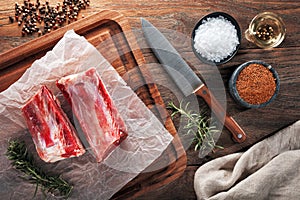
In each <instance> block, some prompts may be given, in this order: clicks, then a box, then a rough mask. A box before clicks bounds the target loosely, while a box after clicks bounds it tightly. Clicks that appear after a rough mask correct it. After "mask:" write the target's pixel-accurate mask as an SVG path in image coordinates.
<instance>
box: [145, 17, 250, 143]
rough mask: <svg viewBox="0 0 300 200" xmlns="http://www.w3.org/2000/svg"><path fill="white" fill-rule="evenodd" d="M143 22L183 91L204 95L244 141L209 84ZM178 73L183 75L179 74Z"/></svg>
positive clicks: (150, 42)
mask: <svg viewBox="0 0 300 200" xmlns="http://www.w3.org/2000/svg"><path fill="white" fill-rule="evenodd" d="M141 24H142V31H143V33H144V36H145V39H146V41H147V44H148V45H149V46H150V48H151V50H152V51H153V53H154V54H155V56H156V57H157V59H158V60H159V62H160V63H161V64H162V66H164V69H165V70H166V71H167V73H168V74H169V75H170V76H171V78H172V79H173V80H174V82H175V83H176V85H177V86H178V88H179V89H180V90H181V91H182V93H183V94H184V95H185V96H189V95H190V94H192V93H194V94H196V95H198V96H200V97H202V98H203V99H204V100H205V102H206V103H207V104H208V105H209V106H210V108H211V109H212V111H213V112H214V113H215V115H216V116H217V118H219V120H221V121H223V120H224V125H225V127H226V128H227V129H228V130H229V131H230V132H231V133H232V135H233V138H234V139H235V141H237V142H239V143H241V142H244V141H245V139H246V134H245V132H244V131H243V129H242V128H241V127H240V126H239V125H238V123H237V122H236V121H235V120H234V119H233V118H232V117H231V116H229V115H228V114H227V113H226V112H225V110H224V108H223V107H222V106H221V105H220V103H219V102H218V101H217V100H216V98H215V97H214V96H213V95H212V93H211V92H210V91H209V90H208V88H207V86H206V85H205V84H204V83H203V82H202V81H201V79H200V78H199V77H198V76H197V75H196V74H195V72H194V71H193V70H192V69H191V68H190V66H189V65H188V64H187V63H186V62H185V61H184V60H183V58H182V57H181V56H180V54H179V53H178V52H177V50H176V49H175V48H174V47H173V46H172V44H171V43H170V42H169V41H168V40H167V39H166V38H165V36H164V35H163V34H162V33H161V32H160V31H159V30H158V29H157V28H156V27H154V26H153V25H152V24H151V23H150V22H149V21H147V20H145V19H143V18H141ZM166 66H168V67H166ZM178 74H181V75H182V76H178ZM187 80H188V82H189V84H190V85H189V86H187V84H186V82H187ZM224 117H225V119H224Z"/></svg>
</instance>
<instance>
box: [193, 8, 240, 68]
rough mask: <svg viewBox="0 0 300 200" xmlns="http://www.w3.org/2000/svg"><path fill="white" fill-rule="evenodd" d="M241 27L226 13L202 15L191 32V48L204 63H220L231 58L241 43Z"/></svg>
mask: <svg viewBox="0 0 300 200" xmlns="http://www.w3.org/2000/svg"><path fill="white" fill-rule="evenodd" d="M241 37H242V36H241V29H240V26H239V24H238V23H237V21H236V20H235V19H234V18H233V17H232V16H230V15H229V14H227V13H224V12H213V13H210V14H208V15H206V16H204V17H203V18H202V19H200V21H198V23H197V24H196V25H195V28H194V29H193V32H192V49H193V52H194V53H195V55H196V56H197V57H198V58H199V59H200V60H201V61H202V62H204V63H207V64H215V65H220V64H224V63H226V62H228V61H229V60H231V59H232V58H233V57H234V55H235V54H236V53H237V51H238V49H239V47H240V45H241Z"/></svg>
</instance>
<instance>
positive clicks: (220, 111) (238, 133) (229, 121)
mask: <svg viewBox="0 0 300 200" xmlns="http://www.w3.org/2000/svg"><path fill="white" fill-rule="evenodd" d="M195 94H196V95H199V96H201V97H202V98H203V99H204V100H205V102H206V103H207V104H208V105H209V107H210V108H212V111H213V112H214V113H215V115H216V116H217V117H218V118H219V119H220V120H222V119H223V117H224V115H225V121H224V125H225V127H226V128H227V129H228V130H229V131H230V132H231V133H232V135H233V138H234V139H235V140H236V141H237V142H239V143H241V142H244V141H245V140H246V134H245V132H244V131H243V129H242V128H241V127H240V126H239V125H238V124H237V122H236V121H235V120H234V119H233V118H232V117H230V116H229V115H227V114H226V113H225V110H224V108H223V107H222V106H221V105H220V103H219V102H218V101H217V100H216V99H215V97H214V96H212V95H211V93H210V91H209V90H208V88H207V87H206V86H205V85H204V84H203V85H202V86H201V87H199V89H198V90H196V91H195Z"/></svg>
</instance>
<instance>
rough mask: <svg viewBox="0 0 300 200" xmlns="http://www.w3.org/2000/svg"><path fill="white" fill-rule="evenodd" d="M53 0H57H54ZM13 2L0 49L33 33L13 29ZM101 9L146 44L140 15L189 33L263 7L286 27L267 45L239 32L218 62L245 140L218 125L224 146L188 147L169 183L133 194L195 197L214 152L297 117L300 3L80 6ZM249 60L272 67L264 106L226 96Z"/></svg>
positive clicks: (95, 2) (243, 18)
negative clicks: (231, 50) (119, 17)
mask: <svg viewBox="0 0 300 200" xmlns="http://www.w3.org/2000/svg"><path fill="white" fill-rule="evenodd" d="M57 1H58V2H59V0H57ZM14 3H15V0H6V1H1V2H0V42H1V46H0V53H3V52H5V51H7V50H9V49H12V48H14V47H17V46H19V45H21V44H23V43H25V42H28V41H30V40H32V39H34V38H35V37H36V36H25V37H22V36H21V33H20V31H16V30H17V25H16V24H10V23H9V19H8V16H13V15H14ZM19 3H22V1H20V2H19ZM101 9H112V10H117V11H119V12H121V13H122V14H123V15H124V16H125V17H127V18H128V20H129V23H130V25H131V27H132V29H133V30H137V32H136V37H137V38H138V42H139V44H140V45H141V46H145V41H144V40H143V38H142V35H141V34H140V32H139V31H140V29H141V25H140V17H143V18H145V19H147V20H149V21H150V22H151V23H153V24H154V25H155V26H156V27H158V28H159V29H169V30H173V31H177V32H179V33H182V34H184V35H186V36H187V37H188V36H190V35H191V32H192V29H193V27H194V25H195V24H196V22H197V21H198V20H199V19H200V18H201V17H203V16H204V15H206V14H208V13H211V12H215V11H222V12H226V13H228V14H230V15H232V16H233V17H234V18H235V19H236V20H237V21H238V23H239V25H240V27H241V29H242V32H244V31H245V30H246V29H247V26H248V25H249V23H250V21H251V19H252V18H253V17H254V16H255V15H256V14H258V13H260V12H263V11H273V12H275V13H277V14H279V15H280V16H281V17H282V18H283V20H284V22H285V24H286V29H287V35H286V38H285V40H284V41H283V43H282V44H281V45H280V46H278V47H276V48H274V49H269V50H265V49H260V48H257V47H256V46H255V45H254V44H251V43H249V42H248V41H247V40H246V39H245V36H244V34H243V35H242V43H241V47H240V50H239V51H238V54H237V55H236V56H235V57H234V58H233V59H232V60H231V61H230V62H228V63H226V64H223V65H220V66H218V70H219V72H220V74H221V77H222V80H223V82H224V86H225V89H226V103H227V112H228V113H229V114H230V115H231V116H233V117H234V119H235V120H236V121H237V122H238V123H239V125H240V126H241V127H242V128H243V129H244V130H245V132H246V134H247V135H248V139H247V140H246V141H245V142H244V143H243V144H237V143H235V142H234V141H232V139H231V136H230V134H229V132H228V131H227V130H226V129H223V131H222V135H221V137H220V139H219V141H218V144H220V145H222V146H223V147H224V148H225V149H224V150H218V151H217V152H215V153H210V154H209V155H208V156H206V157H205V158H199V156H198V153H197V152H195V151H194V150H193V147H190V148H189V149H187V159H188V162H187V168H186V170H185V172H184V174H183V175H182V176H181V177H180V178H178V179H177V180H175V181H173V182H172V183H170V184H168V185H165V186H163V187H161V188H160V189H157V190H154V191H150V192H148V193H145V194H144V195H142V196H140V197H138V199H195V198H196V196H195V193H194V189H193V181H194V173H195V171H196V170H197V169H198V168H199V166H201V165H202V164H204V163H205V162H207V161H209V160H211V159H214V158H216V157H220V156H223V155H227V154H229V153H233V152H237V151H244V150H246V149H247V148H249V147H251V146H252V145H253V144H255V143H257V142H258V141H260V140H262V139H264V138H266V137H268V136H270V135H272V134H274V133H275V132H277V131H278V130H280V129H282V128H284V127H286V126H288V125H290V124H292V123H293V122H295V121H297V120H299V119H300V89H299V87H300V70H299V69H298V67H299V63H300V45H299V41H300V26H299V25H300V2H298V1H288V0H286V1H281V0H266V1H250V0H243V1H242V0H235V1H233V0H224V1H215V0H212V1H191V0H188V1H179V0H176V1H159V0H153V1H143V0H130V1H129V0H128V1H123V0H114V1H106V0H91V5H90V7H89V8H88V9H86V10H84V11H82V14H84V15H85V16H88V15H91V14H93V13H96V12H98V11H99V10H101ZM50 34H51V33H50ZM178 48H179V50H180V53H183V54H184V55H185V58H187V60H188V61H189V62H190V63H193V61H194V60H195V59H196V58H195V56H194V55H193V53H192V50H191V48H190V47H186V48H181V47H180V46H178ZM180 48H181V49H180ZM142 52H143V54H144V57H145V59H146V61H147V63H153V62H157V61H156V60H155V57H154V56H153V54H152V52H151V51H150V50H149V49H148V48H143V49H142ZM253 59H258V60H263V61H265V62H267V63H269V64H271V65H272V66H273V67H274V68H275V69H276V70H277V72H278V74H279V77H280V81H281V84H280V92H279V95H278V96H277V98H276V100H275V101H274V102H272V103H271V104H270V105H268V106H267V107H265V108H261V109H244V108H241V107H240V106H238V105H237V104H236V103H235V102H234V101H233V99H232V98H231V96H230V95H229V92H228V80H229V78H230V76H231V74H232V72H233V70H234V69H235V68H236V67H237V66H238V65H240V64H242V63H243V62H246V61H249V60H253ZM151 70H152V73H153V74H156V76H155V77H154V78H155V81H157V82H159V83H161V84H160V85H158V88H159V91H160V93H161V96H162V98H163V99H164V101H165V102H166V103H167V102H169V101H174V100H176V98H175V97H174V93H173V91H170V90H169V89H168V88H166V87H164V84H166V85H170V84H171V85H174V83H173V82H172V80H171V79H170V77H168V75H166V74H165V72H164V71H163V70H162V69H161V68H153V69H151ZM209 71H210V70H209V69H207V68H204V69H203V70H200V74H202V73H203V74H207V73H209ZM174 87H175V86H174ZM199 104H200V106H201V107H203V108H204V109H206V110H207V109H208V108H207V106H206V104H205V103H204V102H203V100H202V99H199ZM174 123H175V126H176V127H177V128H178V120H176V119H175V120H174Z"/></svg>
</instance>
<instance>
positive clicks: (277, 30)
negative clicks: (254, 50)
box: [245, 12, 286, 48]
mask: <svg viewBox="0 0 300 200" xmlns="http://www.w3.org/2000/svg"><path fill="white" fill-rule="evenodd" d="M285 33H286V29H285V25H284V23H283V21H282V19H281V18H280V17H279V16H278V15H276V14H275V13H272V12H263V13H260V14H258V15H256V16H255V17H254V18H253V19H252V21H251V22H250V24H249V27H248V29H247V30H246V32H245V36H246V39H247V40H248V41H250V42H253V43H254V44H256V45H257V46H258V47H261V48H272V47H277V46H278V45H279V44H280V43H281V42H282V41H283V40H284V38H285Z"/></svg>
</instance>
